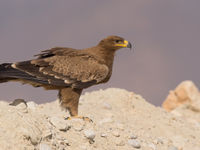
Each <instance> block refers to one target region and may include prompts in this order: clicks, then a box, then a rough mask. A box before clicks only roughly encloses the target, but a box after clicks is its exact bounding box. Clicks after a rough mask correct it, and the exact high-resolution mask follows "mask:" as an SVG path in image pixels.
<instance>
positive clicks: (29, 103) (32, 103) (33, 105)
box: [27, 101, 38, 110]
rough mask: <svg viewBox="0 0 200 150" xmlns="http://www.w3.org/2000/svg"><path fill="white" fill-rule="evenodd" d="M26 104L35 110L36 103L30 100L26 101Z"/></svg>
mask: <svg viewBox="0 0 200 150" xmlns="http://www.w3.org/2000/svg"><path fill="white" fill-rule="evenodd" d="M27 106H28V108H29V109H32V110H35V109H36V108H37V106H38V104H36V103H35V102H33V101H30V102H28V103H27Z"/></svg>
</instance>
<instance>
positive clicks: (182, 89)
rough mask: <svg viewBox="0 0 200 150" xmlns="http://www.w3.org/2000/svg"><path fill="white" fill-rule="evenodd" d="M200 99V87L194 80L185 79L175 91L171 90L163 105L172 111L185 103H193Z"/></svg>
mask: <svg viewBox="0 0 200 150" xmlns="http://www.w3.org/2000/svg"><path fill="white" fill-rule="evenodd" d="M199 99H200V93H199V90H198V88H197V87H196V86H195V84H194V83H193V82H192V81H184V82H182V83H181V84H179V85H178V86H177V87H176V89H175V90H174V91H170V93H169V95H168V96H167V98H166V100H165V101H164V102H163V104H162V107H163V108H164V109H165V110H167V111H171V110H173V109H175V108H177V107H178V106H180V105H182V104H185V103H192V102H194V101H196V100H199Z"/></svg>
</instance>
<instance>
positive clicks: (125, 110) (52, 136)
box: [0, 88, 200, 150]
mask: <svg viewBox="0 0 200 150" xmlns="http://www.w3.org/2000/svg"><path fill="white" fill-rule="evenodd" d="M179 109H180V108H179ZM184 112H185V111H184ZM190 113H195V114H196V113H197V112H190ZM180 114H182V109H180V111H179V110H176V111H175V110H174V111H172V112H166V111H165V110H164V109H162V108H160V107H155V106H153V105H151V104H149V103H148V102H147V101H145V100H144V99H143V98H142V97H141V96H140V95H137V94H134V93H133V92H128V91H126V90H123V89H115V88H110V89H106V90H99V91H94V92H91V93H86V94H85V95H83V96H81V101H80V105H79V115H82V116H87V117H89V118H90V119H92V120H93V122H89V121H83V120H81V119H73V120H65V119H64V118H65V117H66V116H68V113H66V112H65V111H62V110H61V108H60V107H59V104H58V100H56V101H53V102H51V103H46V104H41V105H38V104H35V103H34V102H27V106H26V105H25V104H24V103H20V104H19V105H17V106H10V105H9V103H7V102H5V101H0V150H34V149H35V150H68V149H69V150H131V149H133V150H134V149H140V150H200V121H199V120H198V119H199V117H196V116H199V114H198V115H195V117H196V118H194V119H191V117H190V116H189V115H180ZM192 115H193V114H192ZM188 117H189V118H190V119H188Z"/></svg>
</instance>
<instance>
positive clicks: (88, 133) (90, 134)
mask: <svg viewBox="0 0 200 150" xmlns="http://www.w3.org/2000/svg"><path fill="white" fill-rule="evenodd" d="M84 135H85V136H86V137H87V138H88V139H89V140H94V138H95V136H96V134H95V132H94V131H93V130H85V131H84Z"/></svg>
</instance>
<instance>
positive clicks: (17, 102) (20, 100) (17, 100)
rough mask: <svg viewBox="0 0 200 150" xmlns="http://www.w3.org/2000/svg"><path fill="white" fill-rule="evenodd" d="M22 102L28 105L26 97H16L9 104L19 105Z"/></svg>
mask: <svg viewBox="0 0 200 150" xmlns="http://www.w3.org/2000/svg"><path fill="white" fill-rule="evenodd" d="M21 103H24V104H25V105H27V104H26V101H25V100H24V99H15V100H14V101H13V102H12V103H10V104H9V105H11V106H17V105H19V104H21Z"/></svg>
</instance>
